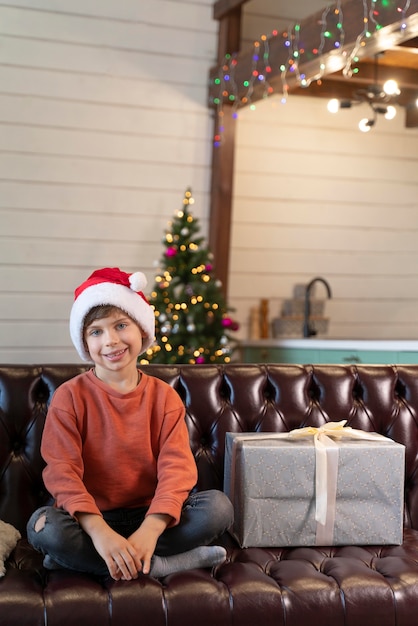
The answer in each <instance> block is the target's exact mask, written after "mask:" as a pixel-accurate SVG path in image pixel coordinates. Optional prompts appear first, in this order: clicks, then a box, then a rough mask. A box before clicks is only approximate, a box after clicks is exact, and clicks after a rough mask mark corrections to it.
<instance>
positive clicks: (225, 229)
mask: <svg viewBox="0 0 418 626" xmlns="http://www.w3.org/2000/svg"><path fill="white" fill-rule="evenodd" d="M245 1H246V0H245ZM217 4H220V3H217ZM228 4H229V5H230V10H229V12H228V13H226V14H225V15H223V17H222V19H221V20H220V24H219V37H218V63H222V60H223V59H224V57H225V55H226V54H227V52H228V50H231V49H233V50H239V46H240V42H241V18H242V11H241V5H242V4H244V2H242V0H241V2H232V1H230V2H228ZM220 125H222V129H221V128H220ZM213 128H214V137H216V136H217V135H218V134H220V133H221V134H222V142H221V145H220V146H217V145H215V142H214V145H213V148H212V169H211V196H210V216H209V247H210V249H211V251H212V253H213V257H214V271H215V275H216V277H217V278H218V280H220V281H221V283H222V291H223V293H224V296H225V297H226V295H227V292H228V276H229V250H230V234H231V222H232V192H233V182H234V157H235V133H236V121H235V120H234V119H233V117H232V111H231V107H228V108H227V109H226V111H224V112H223V115H222V117H220V116H218V115H214V123H213Z"/></svg>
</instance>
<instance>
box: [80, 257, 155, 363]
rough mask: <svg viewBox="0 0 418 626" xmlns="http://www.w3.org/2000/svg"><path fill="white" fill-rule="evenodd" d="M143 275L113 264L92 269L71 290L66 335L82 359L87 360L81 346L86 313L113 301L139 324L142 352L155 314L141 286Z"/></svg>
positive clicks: (150, 338)
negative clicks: (68, 331) (71, 301)
mask: <svg viewBox="0 0 418 626" xmlns="http://www.w3.org/2000/svg"><path fill="white" fill-rule="evenodd" d="M146 284H147V279H146V277H145V275H144V274H143V273H142V272H135V273H133V274H127V273H126V272H122V271H121V270H120V269H119V268H117V267H105V268H103V269H100V270H96V271H95V272H93V274H92V275H91V276H89V278H88V279H87V280H86V281H85V282H84V283H82V284H81V285H80V286H79V287H77V289H76V290H75V292H74V304H73V306H72V309H71V315H70V335H71V339H72V342H73V344H74V346H75V348H76V350H77V352H78V354H79V355H80V356H81V358H82V359H83V361H91V358H90V355H89V353H88V352H87V350H86V348H85V346H84V338H83V327H84V320H85V318H86V315H87V313H88V312H89V311H91V309H92V308H93V307H95V306H100V305H113V306H116V307H118V308H119V309H122V311H125V313H127V314H128V315H129V317H131V318H132V319H133V320H135V322H137V324H138V325H139V326H140V327H141V329H142V331H143V333H144V335H145V336H144V337H143V341H142V348H143V351H144V352H145V351H146V350H147V349H148V348H149V347H150V346H151V345H152V343H153V342H154V334H155V316H154V310H153V308H152V307H151V306H150V305H149V304H148V301H147V299H146V297H145V296H144V294H143V292H142V290H143V289H144V288H145V287H146Z"/></svg>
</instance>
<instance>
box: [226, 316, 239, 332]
mask: <svg viewBox="0 0 418 626" xmlns="http://www.w3.org/2000/svg"><path fill="white" fill-rule="evenodd" d="M222 326H223V327H224V328H229V330H238V329H239V324H238V322H235V321H234V320H233V319H231V318H230V317H224V318H223V319H222Z"/></svg>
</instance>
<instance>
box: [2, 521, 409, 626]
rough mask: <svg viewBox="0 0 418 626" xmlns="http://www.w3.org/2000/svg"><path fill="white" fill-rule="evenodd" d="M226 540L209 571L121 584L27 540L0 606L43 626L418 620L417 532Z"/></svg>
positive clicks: (340, 625) (360, 625) (336, 625)
mask: <svg viewBox="0 0 418 626" xmlns="http://www.w3.org/2000/svg"><path fill="white" fill-rule="evenodd" d="M226 543H229V547H228V558H227V561H226V562H225V563H224V564H222V565H221V566H219V567H217V568H216V569H215V570H214V571H212V572H211V571H209V570H194V571H191V572H180V573H178V574H173V575H171V576H167V577H166V578H163V579H161V580H155V579H153V578H151V577H147V576H142V575H140V576H139V578H138V579H137V580H135V581H129V582H115V581H113V580H111V579H110V578H106V579H103V578H95V577H93V576H88V575H84V574H81V573H76V572H70V571H55V572H48V571H46V570H45V569H44V568H43V567H42V557H41V555H39V554H38V553H36V552H35V551H34V550H33V549H32V548H31V547H30V546H29V544H28V543H27V541H25V540H21V541H20V542H19V545H18V546H17V548H16V550H15V551H14V553H13V555H12V558H11V559H10V561H9V563H8V574H9V575H8V576H6V577H5V578H4V579H3V580H2V582H1V583H0V587H1V586H4V585H7V590H6V589H4V587H3V589H2V591H3V592H4V593H1V594H0V598H1V606H0V611H1V612H3V611H6V613H3V614H6V615H11V612H13V611H14V610H15V608H14V607H16V605H17V606H20V607H22V606H25V607H26V608H27V611H22V610H20V612H19V614H20V615H22V616H23V615H28V621H27V624H28V626H29V625H30V626H35V625H37V624H43V623H44V621H43V619H44V611H45V613H46V616H47V618H48V621H47V623H48V626H51V625H52V626H54V625H56V626H65V624H67V623H68V624H75V623H77V625H78V626H90V625H91V623H108V622H109V623H110V619H111V620H113V621H112V623H123V624H124V626H129V625H130V624H132V626H134V624H136V623H137V622H136V621H135V615H138V613H139V612H141V623H144V624H151V623H152V624H153V626H160V625H161V626H164V625H165V624H166V615H167V614H169V615H170V624H173V626H176V625H177V624H178V625H179V626H180V624H182V625H183V626H184V624H192V623H199V626H206V625H207V626H213V624H216V625H217V626H223V625H225V626H230V624H231V623H232V620H233V623H236V624H240V626H254V625H255V624H258V623H259V618H260V611H262V614H263V615H264V617H263V626H297V625H298V624H300V623H302V622H300V621H299V620H300V618H301V616H303V623H304V624H308V623H312V624H321V626H373V625H376V626H386V625H388V626H389V625H392V624H395V623H400V624H402V626H416V615H417V614H418V531H415V530H411V529H406V530H405V536H404V542H403V544H402V545H400V546H393V547H392V546H367V547H364V546H362V547H356V546H345V547H332V548H321V547H315V548H294V549H291V548H269V549H265V548H246V549H240V548H238V547H233V544H232V542H231V541H227V542H226ZM18 570H20V571H18ZM75 598H76V599H77V601H76V602H74V599H75ZM366 599H367V606H368V607H370V609H371V610H368V612H367V619H366V616H365V614H364V608H363V607H364V603H365V600H366ZM145 600H146V601H145ZM144 611H146V612H147V614H148V615H147V616H144ZM167 612H168V613H167ZM232 612H233V618H232ZM29 616H30V618H29ZM11 623H13V621H12V622H11ZM20 623H21V624H22V626H24V624H25V622H24V621H22V622H19V624H20Z"/></svg>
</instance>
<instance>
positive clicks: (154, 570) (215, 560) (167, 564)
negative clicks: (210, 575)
mask: <svg viewBox="0 0 418 626" xmlns="http://www.w3.org/2000/svg"><path fill="white" fill-rule="evenodd" d="M225 558H226V550H225V548H223V547H222V546H200V547H199V548H194V549H193V550H189V551H188V552H181V553H180V554H173V555H172V556H154V557H153V560H152V565H151V571H150V574H151V576H154V578H161V577H162V576H168V575H169V574H174V573H175V572H180V571H183V570H188V569H195V568H199V567H213V566H214V565H219V564H220V563H222V562H223V561H225Z"/></svg>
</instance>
